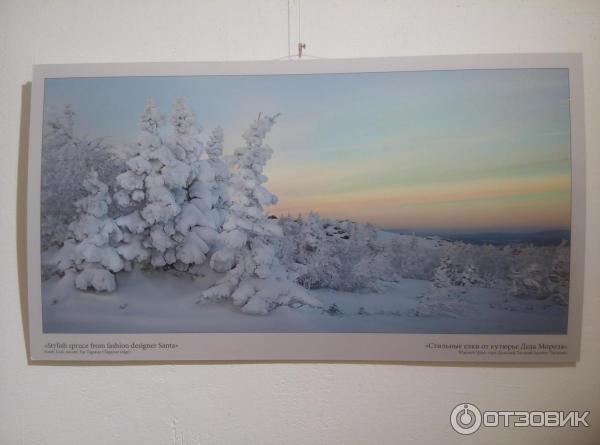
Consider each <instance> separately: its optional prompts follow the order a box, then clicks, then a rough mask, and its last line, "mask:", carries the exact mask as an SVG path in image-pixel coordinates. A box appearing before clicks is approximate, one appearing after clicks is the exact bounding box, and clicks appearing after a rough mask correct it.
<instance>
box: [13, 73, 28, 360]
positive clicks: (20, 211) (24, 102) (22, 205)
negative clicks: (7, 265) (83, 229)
mask: <svg viewBox="0 0 600 445" xmlns="http://www.w3.org/2000/svg"><path fill="white" fill-rule="evenodd" d="M30 110H31V82H27V83H26V84H24V85H23V86H22V87H21V119H20V126H19V157H18V164H17V169H18V170H17V208H16V217H17V221H16V222H17V233H16V241H17V273H18V279H19V297H20V301H21V320H22V325H23V338H24V340H25V353H26V354H27V363H28V364H31V361H30V358H29V357H30V354H29V352H30V351H29V305H28V296H29V294H28V286H27V180H28V168H27V167H28V163H29V119H30Z"/></svg>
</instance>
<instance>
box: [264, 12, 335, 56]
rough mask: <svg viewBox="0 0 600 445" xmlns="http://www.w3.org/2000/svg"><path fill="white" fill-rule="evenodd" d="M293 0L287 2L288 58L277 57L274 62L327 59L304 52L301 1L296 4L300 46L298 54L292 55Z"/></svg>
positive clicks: (298, 46)
mask: <svg viewBox="0 0 600 445" xmlns="http://www.w3.org/2000/svg"><path fill="white" fill-rule="evenodd" d="M292 1H293V0H287V25H288V33H287V34H288V38H287V44H288V54H287V56H282V57H277V58H275V59H273V60H292V59H298V60H300V59H302V58H307V59H325V57H320V56H314V55H311V54H308V53H306V52H304V50H305V49H306V44H305V43H304V42H302V16H301V14H300V12H301V11H300V9H301V8H300V6H301V5H300V3H301V0H295V1H296V4H297V9H298V44H297V51H298V52H297V53H296V54H294V55H292V26H291V24H292V19H291V16H292V14H291V9H292V8H291V3H292Z"/></svg>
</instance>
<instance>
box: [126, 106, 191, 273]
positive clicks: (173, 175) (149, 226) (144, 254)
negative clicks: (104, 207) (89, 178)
mask: <svg viewBox="0 0 600 445" xmlns="http://www.w3.org/2000/svg"><path fill="white" fill-rule="evenodd" d="M173 120H174V121H175V120H176V119H175V117H174V119H173ZM162 121H163V118H162V116H161V114H160V111H159V109H158V106H157V105H156V104H155V103H154V102H153V101H152V100H149V101H148V102H147V103H146V107H145V109H144V112H143V114H142V116H141V118H140V123H139V126H140V130H141V132H140V136H139V138H138V141H137V144H136V150H135V152H134V154H133V156H132V157H131V158H130V159H129V160H127V162H126V165H127V171H125V172H124V173H122V174H120V175H119V176H117V183H118V185H119V187H120V190H119V191H118V192H117V193H116V194H115V199H116V200H117V202H118V204H119V205H120V206H121V207H123V208H124V209H128V210H129V213H127V214H125V215H123V216H121V217H119V218H117V220H116V222H117V224H118V225H119V227H121V228H122V230H123V233H124V243H123V245H122V246H120V247H119V249H118V250H119V253H120V254H121V255H122V256H123V257H124V258H125V259H126V260H128V261H131V262H135V263H147V262H150V264H151V265H152V266H153V267H162V266H165V265H172V264H174V263H175V262H176V261H177V258H176V251H175V248H176V246H177V239H176V238H174V235H175V233H176V229H175V224H176V222H175V218H176V216H177V215H179V214H180V212H181V209H182V204H183V202H184V201H185V199H186V187H187V186H188V185H189V182H190V178H191V177H192V168H191V167H190V165H188V163H187V154H186V148H187V146H188V145H189V144H190V141H189V139H191V138H187V139H186V138H185V136H187V135H185V136H182V137H179V138H178V136H176V137H175V143H171V144H169V143H167V142H166V141H164V140H163V138H162V136H161V134H160V127H161V122H162ZM176 124H177V123H176ZM179 124H180V125H181V127H182V128H184V129H185V130H186V131H188V126H189V125H188V124H187V123H186V122H185V120H184V122H180V123H179ZM176 133H177V131H176ZM182 145H186V147H183V146H182Z"/></svg>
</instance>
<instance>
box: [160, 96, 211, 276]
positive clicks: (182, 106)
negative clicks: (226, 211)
mask: <svg viewBox="0 0 600 445" xmlns="http://www.w3.org/2000/svg"><path fill="white" fill-rule="evenodd" d="M171 123H172V124H173V128H174V137H173V139H172V141H171V145H172V147H173V152H174V153H176V155H177V156H178V158H179V159H180V160H181V161H183V162H185V164H186V165H188V166H189V167H190V172H191V173H190V175H189V177H188V179H187V183H186V184H185V187H184V189H183V191H184V195H183V202H182V203H181V213H180V214H179V215H177V216H176V217H175V234H174V236H173V238H174V239H175V240H176V241H177V246H176V247H175V258H176V260H177V261H176V263H175V267H176V268H177V269H178V270H181V271H188V270H190V271H194V270H195V267H194V266H199V265H201V264H202V263H204V261H206V259H207V254H208V252H209V251H210V249H211V246H212V244H213V243H214V241H215V239H216V236H217V229H218V227H219V224H220V223H219V221H218V218H217V216H216V215H215V214H214V212H213V208H214V201H215V198H214V196H213V193H214V191H213V185H214V183H215V173H214V171H213V167H212V165H211V164H210V162H209V161H208V160H206V159H201V156H202V154H203V152H204V146H203V144H202V141H201V140H200V137H199V134H200V131H201V128H200V126H199V125H198V124H197V122H196V118H195V116H194V114H193V113H192V111H191V110H190V109H189V108H188V106H187V105H186V103H185V101H184V100H183V99H181V98H179V99H177V100H176V101H175V109H174V112H173V114H172V116H171Z"/></svg>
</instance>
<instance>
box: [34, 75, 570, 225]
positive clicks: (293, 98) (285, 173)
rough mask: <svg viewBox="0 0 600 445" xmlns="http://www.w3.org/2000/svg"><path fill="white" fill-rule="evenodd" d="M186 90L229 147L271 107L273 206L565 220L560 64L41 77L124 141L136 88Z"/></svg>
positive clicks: (477, 219) (423, 216) (377, 219)
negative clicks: (273, 73) (424, 69)
mask: <svg viewBox="0 0 600 445" xmlns="http://www.w3.org/2000/svg"><path fill="white" fill-rule="evenodd" d="M178 96H183V97H185V98H187V99H188V102H189V104H190V106H191V108H192V109H193V111H194V112H195V113H196V115H197V118H198V120H199V122H200V123H201V124H202V126H203V127H204V128H205V132H204V133H205V135H206V133H208V131H209V130H210V129H211V128H212V127H214V126H215V125H221V126H222V127H223V128H224V129H225V137H226V140H225V145H226V152H232V151H233V149H234V148H235V147H237V146H240V145H241V144H242V143H243V141H242V139H241V136H240V135H241V134H242V132H243V131H244V130H245V128H246V127H247V126H248V124H249V123H250V122H251V121H252V119H253V118H255V117H256V115H257V114H258V113H259V112H263V113H268V114H271V113H272V114H274V113H278V112H280V113H281V116H280V118H279V119H278V123H277V124H276V125H275V127H273V130H272V131H271V133H270V134H269V136H268V139H267V142H268V144H269V145H270V146H271V147H272V148H273V149H274V155H273V158H272V160H271V161H270V162H269V164H268V165H267V168H266V171H265V174H266V175H267V176H268V177H269V181H268V182H267V184H266V186H267V187H268V188H269V189H270V190H271V191H272V192H274V193H275V194H276V195H277V196H278V197H279V203H278V204H277V205H276V206H274V207H272V208H270V209H269V212H270V213H274V214H287V213H291V214H297V213H308V212H309V211H311V210H312V211H317V212H319V213H320V214H322V215H323V216H327V217H334V218H349V219H352V220H358V221H363V222H371V223H374V224H376V225H378V226H380V227H384V228H396V229H413V230H419V229H420V230H467V231H469V230H543V229H556V228H568V227H569V221H570V180H571V176H570V175H571V171H570V165H571V164H570V116H569V84H568V71H567V70H566V69H519V70H517V69H510V70H460V71H428V72H393V73H363V74H319V75H315V74H313V75H285V76H283V75H280V76H195V77H130V78H125V77H121V78H71V79H49V80H47V81H46V88H45V110H46V111H47V112H51V110H57V109H60V108H62V107H63V106H64V105H65V104H67V103H68V104H71V105H72V106H73V108H74V110H75V111H76V113H77V123H76V125H77V128H78V129H79V130H80V132H82V133H87V134H90V135H93V136H109V138H110V139H111V140H112V141H113V142H117V143H127V142H132V141H133V140H134V139H135V137H136V135H137V125H136V124H137V119H138V116H139V114H140V113H141V111H142V109H143V104H144V102H145V100H146V99H147V98H149V97H152V98H153V99H155V100H156V101H157V103H158V104H159V106H160V107H161V110H162V111H163V112H164V113H168V112H170V110H171V107H172V103H173V99H174V98H175V97H178Z"/></svg>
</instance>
